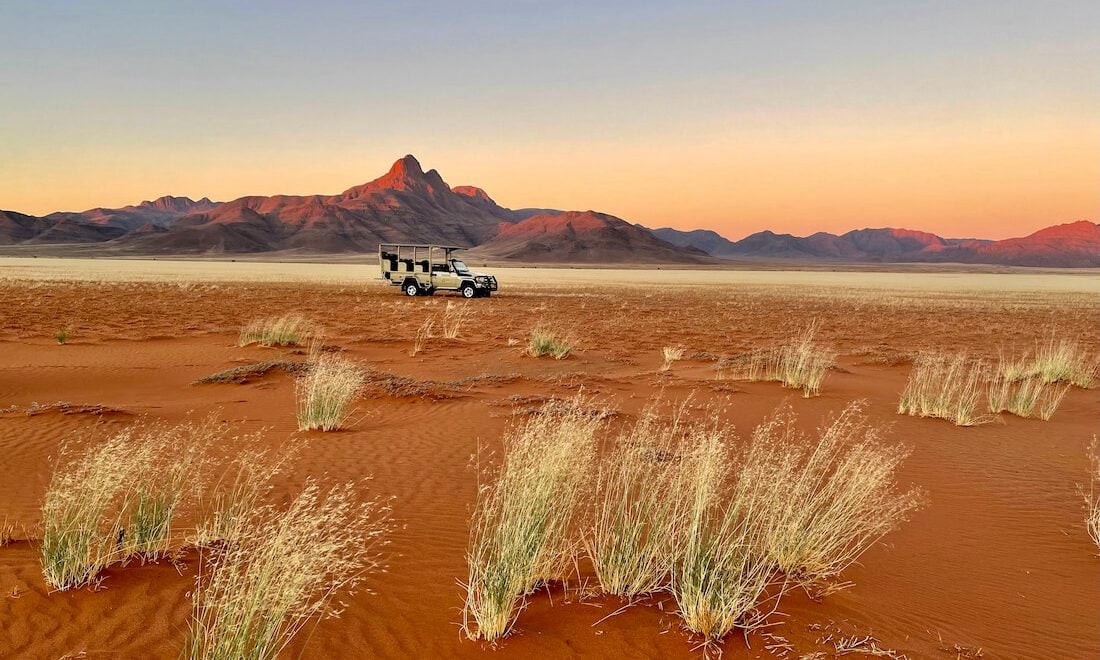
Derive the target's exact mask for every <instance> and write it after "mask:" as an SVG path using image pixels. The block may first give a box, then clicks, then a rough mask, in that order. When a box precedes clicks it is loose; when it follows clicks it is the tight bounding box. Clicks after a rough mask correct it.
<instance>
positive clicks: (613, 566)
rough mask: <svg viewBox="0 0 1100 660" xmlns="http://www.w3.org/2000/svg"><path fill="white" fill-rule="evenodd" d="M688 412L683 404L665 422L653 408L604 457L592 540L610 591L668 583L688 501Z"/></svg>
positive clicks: (591, 550)
mask: <svg viewBox="0 0 1100 660" xmlns="http://www.w3.org/2000/svg"><path fill="white" fill-rule="evenodd" d="M686 415H687V410H686V407H683V406H682V407H681V408H679V409H678V411H677V413H676V414H675V416H674V417H673V419H672V420H670V421H667V422H664V421H662V420H661V418H660V417H659V416H658V414H657V411H656V407H650V408H649V409H647V410H646V411H645V412H644V413H643V414H642V416H641V417H640V418H639V420H638V422H637V423H636V424H635V425H634V426H633V427H632V428H630V429H629V430H628V431H626V432H624V433H623V434H621V435H620V436H619V438H618V440H617V442H616V443H615V446H614V447H613V448H612V450H611V451H610V453H609V455H608V456H606V457H605V458H604V459H603V460H602V461H601V462H600V466H599V470H598V471H597V478H596V495H595V511H594V515H593V522H592V526H591V529H590V530H589V532H588V534H587V538H586V539H585V545H586V547H587V550H588V556H589V558H590V559H591V560H592V565H593V567H594V568H595V571H596V577H597V578H598V579H599V581H600V587H601V588H602V589H603V591H604V592H606V593H610V594H614V595H617V596H622V597H625V598H635V597H637V596H640V595H643V594H648V593H653V592H655V591H658V590H659V589H662V588H663V587H664V586H665V585H666V584H667V582H668V578H669V575H670V572H671V570H672V565H673V555H674V551H675V548H676V544H677V539H678V538H679V534H680V531H681V530H680V527H681V526H682V522H683V520H682V519H683V514H684V505H685V500H684V498H683V497H682V493H681V492H680V491H679V490H678V489H679V487H680V486H681V485H682V483H683V481H684V478H683V477H682V476H681V475H680V473H679V470H680V469H681V467H682V465H683V462H682V461H681V460H680V456H679V455H678V454H677V452H678V451H679V447H678V445H677V441H678V440H680V439H681V436H683V434H684V433H685V431H686V429H685V422H684V418H685V416H686Z"/></svg>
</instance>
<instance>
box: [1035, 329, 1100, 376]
mask: <svg viewBox="0 0 1100 660" xmlns="http://www.w3.org/2000/svg"><path fill="white" fill-rule="evenodd" d="M1096 362H1097V360H1096V356H1090V355H1089V354H1088V353H1086V352H1085V350H1084V349H1083V348H1082V347H1081V344H1080V342H1078V341H1076V340H1072V339H1067V338H1064V337H1062V338H1058V337H1056V336H1055V331H1054V330H1053V329H1052V330H1051V332H1050V337H1049V339H1048V340H1047V341H1046V343H1044V344H1040V345H1039V346H1038V348H1037V350H1036V352H1035V357H1034V359H1033V360H1032V361H1031V365H1030V368H1029V369H1028V373H1027V375H1029V376H1035V377H1038V378H1039V379H1040V380H1042V381H1043V382H1044V383H1070V384H1072V385H1076V386H1077V387H1084V388H1088V387H1090V386H1091V385H1092V380H1093V377H1094V376H1095V375H1096V366H1097V365H1096Z"/></svg>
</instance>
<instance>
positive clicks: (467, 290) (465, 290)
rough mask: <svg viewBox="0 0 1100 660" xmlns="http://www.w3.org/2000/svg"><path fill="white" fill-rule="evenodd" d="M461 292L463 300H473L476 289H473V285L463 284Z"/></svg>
mask: <svg viewBox="0 0 1100 660" xmlns="http://www.w3.org/2000/svg"><path fill="white" fill-rule="evenodd" d="M461 291H462V297H463V298H473V297H475V296H477V289H475V288H474V285H473V284H463V285H462V289H461Z"/></svg>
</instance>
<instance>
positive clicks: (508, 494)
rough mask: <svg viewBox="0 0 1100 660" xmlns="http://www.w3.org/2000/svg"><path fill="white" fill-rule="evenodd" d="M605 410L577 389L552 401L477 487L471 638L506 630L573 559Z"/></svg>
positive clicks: (468, 607) (470, 557)
mask: <svg viewBox="0 0 1100 660" xmlns="http://www.w3.org/2000/svg"><path fill="white" fill-rule="evenodd" d="M601 417H602V416H601V415H595V414H593V413H592V412H591V411H590V410H588V409H587V408H586V406H585V404H584V402H583V401H582V400H581V399H580V398H579V397H578V398H575V399H574V400H572V401H567V402H552V403H550V404H547V405H546V406H545V407H544V408H543V409H542V410H541V412H539V413H537V414H535V415H533V416H532V417H530V418H529V419H527V420H526V422H525V423H523V424H522V425H521V426H519V427H518V428H517V429H516V430H514V431H513V432H512V433H511V434H510V435H509V436H508V437H507V438H506V439H505V444H504V454H503V460H502V464H501V465H500V468H499V470H498V471H497V472H496V474H495V475H493V476H492V477H491V478H490V479H489V480H488V482H487V483H484V484H482V485H480V486H479V488H478V496H477V502H476V504H475V507H474V512H473V516H472V519H471V530H470V544H469V546H468V549H467V551H466V559H467V563H468V566H469V572H468V574H467V578H466V584H465V587H466V603H465V607H464V608H463V615H462V629H463V631H464V632H465V634H466V635H467V636H468V637H470V638H471V639H485V640H489V641H493V640H496V639H499V638H500V637H502V636H504V635H506V634H507V633H508V632H509V631H510V630H511V628H512V626H513V624H514V623H515V620H516V617H517V616H518V615H519V612H520V610H522V608H523V598H524V596H526V595H527V594H529V593H531V592H532V591H534V590H535V589H536V588H538V587H539V586H540V585H542V584H545V583H547V582H548V581H551V580H556V579H560V578H562V577H564V576H565V574H566V573H567V570H568V567H569V566H570V565H572V564H573V561H574V557H575V553H576V550H577V543H576V541H575V540H574V539H575V537H574V535H573V534H572V531H573V529H574V527H575V526H576V524H577V522H576V518H577V516H578V513H579V512H580V511H581V509H582V505H583V498H584V493H585V489H586V486H587V480H588V479H589V477H590V470H591V465H592V461H593V458H594V456H595V451H596V434H597V431H598V430H599V428H600V426H601V424H602V422H601Z"/></svg>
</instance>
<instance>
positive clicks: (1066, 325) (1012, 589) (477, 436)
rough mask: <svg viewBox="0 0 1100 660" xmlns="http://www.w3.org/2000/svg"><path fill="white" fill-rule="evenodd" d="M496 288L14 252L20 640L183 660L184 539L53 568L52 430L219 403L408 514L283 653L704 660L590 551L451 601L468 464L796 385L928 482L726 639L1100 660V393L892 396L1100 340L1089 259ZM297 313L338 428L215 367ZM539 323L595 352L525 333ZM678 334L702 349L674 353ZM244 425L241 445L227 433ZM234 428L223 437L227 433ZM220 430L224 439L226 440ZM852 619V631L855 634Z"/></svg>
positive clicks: (301, 475) (688, 273)
mask: <svg viewBox="0 0 1100 660" xmlns="http://www.w3.org/2000/svg"><path fill="white" fill-rule="evenodd" d="M485 270H490V271H491V272H495V273H496V274H497V277H498V279H499V280H500V283H501V290H500V291H499V292H498V293H497V294H495V295H494V296H493V297H492V298H488V299H475V300H471V301H463V300H462V299H461V298H459V297H458V296H455V295H444V294H437V295H435V296H432V297H416V298H407V297H404V296H402V295H401V294H400V292H399V291H398V290H397V289H396V288H393V287H387V286H384V285H383V284H382V282H380V281H379V280H378V279H377V271H376V269H375V267H373V266H370V265H353V264H319V265H311V264H272V263H264V264H259V263H228V262H197V261H192V262H172V261H163V260H162V261H155V262H154V261H137V260H95V261H92V260H87V261H82V260H51V259H0V522H4V523H5V525H7V526H9V527H10V529H11V530H12V532H11V540H10V542H8V543H6V544H5V545H3V546H2V547H0V627H2V630H3V633H2V634H0V657H19V658H58V657H119V658H123V657H126V658H132V657H179V656H180V654H181V653H182V652H183V650H184V648H185V646H186V643H187V637H188V631H189V629H190V626H191V623H190V618H191V615H192V605H191V602H190V597H191V594H192V592H193V589H194V586H195V579H196V574H195V567H196V565H197V561H196V558H195V556H194V554H195V553H194V551H193V550H192V549H188V548H187V547H181V548H179V550H178V553H176V554H175V555H174V556H173V557H172V558H171V560H168V559H164V560H161V561H156V562H144V563H143V562H136V561H135V562H129V563H127V564H126V565H116V566H112V567H110V568H108V569H107V570H106V571H105V573H104V574H103V575H102V576H101V578H102V579H101V580H99V581H98V582H97V584H96V586H95V587H94V588H92V587H84V588H79V589H72V590H67V591H56V590H54V589H52V588H51V587H50V586H49V585H48V584H47V583H46V582H45V581H44V579H43V574H42V569H41V565H40V561H39V545H40V543H41V521H42V506H43V500H44V497H45V493H46V489H47V486H48V484H49V482H50V476H51V471H52V469H53V466H54V464H55V461H56V458H57V456H58V452H59V448H60V447H61V445H62V443H65V442H95V441H96V440H97V439H98V438H103V437H106V436H108V435H110V434H112V433H114V432H117V431H118V430H120V429H123V428H125V427H127V426H128V425H132V424H134V423H136V422H139V421H141V422H143V423H144V422H149V421H153V422H163V423H167V424H173V423H178V422H182V421H184V420H187V419H194V418H196V417H197V416H204V415H211V414H213V415H216V416H217V418H218V420H219V422H221V423H223V424H224V425H225V427H226V428H227V429H229V430H230V432H231V433H233V434H234V435H246V434H256V435H254V436H250V437H251V441H252V442H258V443H263V444H265V445H266V446H269V447H270V448H272V450H274V451H279V450H281V449H282V448H286V447H290V446H294V447H295V448H296V450H295V452H294V456H293V457H292V458H291V459H290V461H289V464H288V465H287V466H286V467H285V469H284V470H282V471H281V472H280V473H279V474H277V475H275V476H274V477H273V479H272V486H273V489H272V491H271V493H270V494H269V496H270V497H271V498H272V500H273V501H276V502H278V501H280V499H282V500H285V499H288V498H289V497H291V495H292V493H294V492H296V490H300V488H301V486H302V484H303V483H304V482H305V480H306V479H307V478H313V479H318V480H329V481H332V482H344V481H349V480H358V479H362V478H364V477H367V476H370V477H371V480H370V482H369V492H370V495H371V496H377V497H382V498H387V501H388V502H389V504H390V506H391V507H392V514H391V515H392V525H391V527H390V529H389V530H388V531H387V533H386V538H387V541H388V542H387V544H386V545H384V546H382V547H379V548H378V552H379V554H380V561H381V562H382V564H383V565H384V569H382V568H380V569H379V570H375V571H373V572H371V573H370V574H369V575H368V576H367V577H366V580H365V582H364V583H363V584H362V585H360V588H358V589H356V590H355V591H354V593H347V594H339V595H338V600H339V601H340V602H342V603H343V605H342V607H341V612H340V615H339V616H337V617H330V618H325V619H323V620H319V621H317V622H315V623H314V622H311V623H310V625H309V626H308V627H307V628H306V629H304V631H303V632H302V633H301V634H299V635H297V636H296V637H295V638H294V639H293V640H292V642H291V644H290V646H289V647H288V648H287V649H286V650H285V651H284V653H285V654H286V656H287V657H303V658H335V657H379V658H397V657H402V658H404V657H418V658H428V657H455V658H492V657H494V656H496V657H502V658H559V657H593V658H596V657H603V658H610V657H632V658H659V657H660V658H675V657H683V658H691V657H700V656H701V655H702V654H703V653H704V649H700V648H699V646H698V640H697V639H695V638H693V636H692V635H691V634H690V633H689V632H687V631H685V630H684V627H683V625H682V621H681V619H680V618H679V617H678V616H677V615H676V611H675V610H676V606H675V602H674V600H673V598H672V596H671V595H670V594H668V593H665V592H658V593H656V594H654V595H651V596H649V597H646V598H643V599H640V600H638V601H637V602H634V603H632V604H630V605H629V606H627V607H624V602H623V601H621V600H619V599H617V598H613V597H609V596H605V595H601V594H600V592H599V589H598V588H596V584H595V582H596V581H595V578H594V576H593V573H592V567H591V565H590V564H589V563H588V562H586V560H585V559H584V556H583V554H584V553H583V552H580V553H579V555H578V557H579V558H578V560H577V564H576V570H575V571H574V574H573V575H571V576H570V579H568V580H566V581H563V582H554V583H551V584H550V585H549V586H548V587H545V588H541V589H539V590H538V591H536V592H535V593H533V594H531V595H530V596H528V597H527V599H526V604H525V607H524V609H523V610H522V611H521V612H520V614H519V616H518V618H517V620H516V623H515V626H514V628H513V629H512V631H511V633H510V634H509V635H507V636H506V637H504V638H502V639H501V640H499V641H498V642H497V643H496V644H489V643H487V642H484V641H474V640H470V639H467V638H466V636H465V635H464V634H463V632H462V630H461V628H460V624H461V622H462V608H463V603H464V596H465V593H464V589H463V586H462V581H463V580H465V579H466V576H467V563H466V550H467V545H468V543H469V538H470V519H471V512H472V509H473V507H474V503H475V499H476V496H477V492H478V474H479V473H478V470H479V466H478V460H477V459H478V457H485V456H489V457H492V456H499V455H500V452H501V443H502V439H503V438H505V437H506V435H507V434H508V433H510V432H511V431H512V430H513V429H514V428H515V427H516V426H517V425H518V424H521V423H522V421H523V420H524V419H525V418H527V417H529V416H530V415H532V414H534V413H533V411H537V410H538V408H539V407H540V406H542V405H545V404H546V402H548V401H552V400H559V399H562V400H565V399H569V398H571V397H574V396H575V395H576V394H577V393H578V392H583V394H584V396H586V397H589V399H588V400H589V401H592V402H595V403H596V404H598V405H599V406H600V407H601V409H604V410H606V411H607V413H608V414H607V419H606V422H605V426H604V429H603V430H602V431H601V442H603V443H606V442H610V441H611V440H612V439H613V438H614V437H615V434H616V433H617V432H618V430H619V429H620V428H622V427H624V426H627V425H629V424H631V423H633V422H634V421H635V420H636V419H637V418H638V416H639V415H640V414H642V412H643V411H644V410H645V409H646V408H647V407H648V406H651V405H658V406H663V408H662V409H663V410H668V409H671V408H674V407H675V406H677V405H686V406H687V408H686V409H687V410H688V411H689V414H690V413H691V412H698V414H700V415H703V414H711V413H714V414H717V415H718V416H719V418H720V420H721V422H722V423H723V424H724V425H725V426H726V427H727V428H730V429H732V430H731V437H732V440H731V444H733V445H735V447H734V448H735V449H736V445H738V444H741V443H744V442H747V441H748V439H749V438H750V436H751V435H752V432H753V429H754V428H755V427H757V425H759V424H761V423H762V422H764V421H765V420H766V419H768V418H769V416H771V415H772V414H773V413H774V412H775V411H776V410H777V409H778V408H779V407H780V406H789V407H790V408H791V409H793V411H794V413H795V414H796V415H797V424H798V425H799V427H801V428H803V429H804V430H805V432H806V433H807V434H808V435H810V436H812V435H813V434H814V432H815V429H816V428H818V427H820V426H822V425H823V424H824V423H826V422H827V420H828V419H829V418H830V417H831V416H832V415H835V414H837V413H839V412H840V411H841V410H842V409H844V408H845V407H847V406H848V405H849V404H850V403H851V402H853V401H857V400H865V401H866V402H867V403H866V408H865V412H866V415H867V417H868V420H869V423H870V424H872V425H874V426H875V427H876V428H877V429H878V430H879V431H880V433H881V436H882V439H883V441H884V442H888V443H891V444H897V445H903V446H905V447H906V448H907V450H908V451H909V454H908V456H907V457H906V458H905V460H904V461H903V463H902V464H901V466H900V468H899V470H898V474H897V478H898V484H897V485H898V488H899V489H908V488H912V487H917V488H920V489H921V490H922V491H923V493H924V502H923V505H922V506H921V507H920V508H919V509H917V510H914V511H912V512H911V513H910V514H909V515H908V516H907V518H908V519H907V520H905V521H904V522H902V523H901V524H900V525H899V526H898V527H897V529H896V530H894V531H892V532H890V533H889V534H887V535H886V536H884V537H883V538H882V539H881V540H880V541H878V542H876V543H874V544H873V545H871V546H870V547H869V548H868V549H867V551H866V552H865V553H863V554H862V555H861V556H860V558H859V560H858V562H857V563H855V564H853V565H852V566H850V567H848V568H847V569H846V570H845V571H844V572H843V575H842V578H843V580H844V582H845V583H848V584H847V586H846V588H843V589H838V590H835V591H832V592H830V593H827V594H825V595H822V596H819V597H811V596H812V594H809V593H808V592H807V591H805V590H797V589H792V590H791V591H789V592H788V593H786V594H784V596H783V598H782V599H781V601H780V602H779V604H778V606H777V607H776V611H775V612H773V613H771V615H770V616H769V617H768V619H767V623H768V624H769V625H768V626H766V627H763V628H758V629H756V630H754V631H752V632H750V633H748V634H745V635H742V634H739V633H737V632H735V633H733V634H730V635H728V636H727V637H726V638H725V639H724V641H723V642H722V643H721V644H720V645H719V647H718V648H717V649H715V648H713V647H712V648H710V649H706V651H708V652H715V651H720V652H721V653H722V654H723V655H724V656H725V657H731V658H742V657H744V658H750V657H787V658H800V657H808V658H826V657H835V656H837V655H841V654H844V655H854V656H856V657H858V656H859V655H860V654H864V655H879V656H888V657H902V656H905V657H909V658H937V657H943V658H955V657H964V658H973V657H984V658H1054V657H1057V658H1088V657H1096V656H1097V655H1098V654H1100V625H1098V621H1100V557H1098V556H1097V554H1098V548H1097V545H1096V544H1095V543H1094V542H1093V540H1092V539H1091V538H1090V537H1089V533H1088V530H1087V528H1086V525H1085V515H1086V511H1085V496H1086V494H1087V493H1088V492H1089V488H1090V480H1091V478H1092V477H1091V476H1090V475H1091V472H1090V471H1091V469H1092V468H1091V466H1090V460H1089V446H1090V443H1091V442H1092V441H1093V437H1094V435H1095V434H1096V433H1097V431H1098V428H1100V390H1098V389H1097V388H1096V385H1095V383H1094V384H1093V385H1092V386H1091V387H1076V386H1074V387H1067V391H1066V393H1065V396H1064V399H1062V400H1061V403H1060V405H1059V406H1058V407H1057V409H1056V411H1055V412H1054V413H1053V415H1052V416H1051V418H1050V419H1049V420H1046V421H1044V420H1041V419H1037V418H1021V417H1019V416H1016V415H1012V414H1008V413H998V414H989V415H986V416H984V418H983V419H982V420H981V421H982V422H983V423H980V424H976V425H974V426H957V425H955V424H952V423H951V422H949V421H947V420H944V419H933V418H925V417H919V416H908V415H901V414H899V412H898V401H899V396H900V395H901V393H902V391H903V390H904V389H905V387H906V382H907V379H908V377H909V375H910V372H911V370H912V369H913V366H914V362H915V361H916V360H918V358H919V356H920V355H921V354H922V353H927V352H930V351H937V352H965V353H966V355H967V356H968V357H970V358H973V359H976V360H983V361H985V362H986V363H988V364H991V365H992V364H996V363H997V361H998V360H999V359H1001V358H1002V357H1003V356H1006V355H1016V356H1020V355H1024V354H1026V353H1029V352H1034V351H1036V350H1037V348H1038V347H1041V346H1043V345H1044V344H1045V343H1046V342H1048V341H1049V340H1050V338H1051V337H1052V336H1054V337H1057V338H1059V339H1063V338H1064V339H1066V340H1069V341H1072V342H1076V344H1077V346H1078V348H1079V349H1080V350H1081V351H1082V352H1083V353H1084V354H1087V355H1090V356H1096V355H1097V353H1098V351H1100V278H1097V277H1096V273H1095V272H1090V271H1079V272H1042V271H1020V272H1014V273H978V272H939V271H933V272H906V273H884V272H825V271H818V272H812V271H790V272H787V271H721V272H712V271H705V270H694V271H692V270H662V271H657V270H654V269H652V268H649V269H635V270H623V271H594V270H577V269H574V270H570V269H561V270H558V269H485ZM448 306H450V307H451V308H452V309H454V308H456V307H458V306H462V315H463V316H462V322H461V326H460V328H459V329H458V332H457V336H456V337H454V338H445V337H440V336H435V337H432V338H431V340H430V341H428V342H426V344H425V345H424V346H423V347H422V348H421V350H418V351H415V354H414V355H413V354H411V353H413V352H414V351H413V350H412V348H413V345H414V342H415V340H416V336H417V333H418V331H419V330H420V329H421V328H422V327H423V326H424V323H425V321H426V320H428V319H429V318H440V317H441V316H442V315H443V314H444V313H445V312H446V310H447V308H448ZM288 313H293V314H297V315H301V316H302V317H303V318H305V319H308V320H309V321H310V322H311V323H312V324H314V325H315V326H316V327H317V328H321V329H323V342H324V347H323V348H324V350H325V351H326V352H330V353H333V354H338V355H339V356H341V357H343V358H346V359H347V360H350V361H353V362H354V363H356V364H358V365H360V366H361V367H362V369H364V370H365V372H366V374H367V377H366V382H365V385H364V386H363V388H362V389H361V391H360V392H359V394H358V396H357V398H356V400H355V402H354V405H353V410H352V414H351V416H350V418H349V421H348V423H347V425H346V428H344V429H342V430H339V431H333V432H327V433H322V432H318V431H309V432H302V431H299V430H298V424H297V421H296V417H295V405H296V404H295V397H296V382H295V380H296V374H294V373H288V372H287V370H282V369H273V370H270V371H268V372H266V373H260V374H256V375H249V376H245V377H242V378H239V379H236V381H234V380H233V379H228V382H214V383H209V382H207V383H203V382H199V381H200V380H201V379H203V378H204V377H206V376H210V375H211V374H217V373H220V372H225V371H226V370H230V369H234V368H237V367H246V366H248V365H253V364H257V363H262V362H266V361H285V362H288V363H294V362H301V361H304V360H305V359H307V357H308V356H307V355H306V353H307V351H306V349H305V348H304V347H294V346H289V347H270V348H263V347H259V346H256V345H248V346H240V345H239V341H238V338H239V332H240V330H241V328H242V326H245V325H246V324H248V323H249V322H251V321H254V320H257V319H263V318H271V317H277V316H280V315H285V314H288ZM810 325H813V326H815V327H816V336H815V341H817V342H818V343H820V344H821V345H822V346H826V347H828V348H829V350H831V351H833V352H835V353H836V364H835V366H833V367H832V368H831V369H829V371H828V373H827V375H826V377H825V380H824V382H823V384H822V386H821V390H820V393H819V394H818V395H817V396H812V397H803V396H802V392H801V391H800V390H797V389H790V388H785V387H783V386H782V385H781V384H780V383H776V382H750V381H747V380H743V379H739V378H737V377H736V374H732V373H730V372H729V370H728V369H726V368H724V365H728V364H729V363H730V361H731V360H735V359H736V358H737V356H740V355H745V354H749V353H751V352H753V351H755V350H759V349H762V348H767V347H770V346H776V345H779V344H781V343H783V342H785V341H788V340H789V339H790V338H791V337H793V336H796V335H798V334H799V333H800V332H802V331H804V330H805V328H807V327H808V326H810ZM536 328H543V329H546V328H550V329H553V330H554V331H555V332H556V333H558V334H559V335H561V336H563V337H568V338H569V339H570V340H571V341H572V343H573V344H574V345H575V346H574V350H573V351H572V352H571V354H570V355H569V356H567V357H566V358H564V359H560V360H555V359H552V358H547V357H543V358H536V357H532V356H530V355H529V354H527V352H526V347H527V344H528V340H529V337H530V335H531V333H532V331H533V330H534V329H536ZM665 347H682V348H683V351H682V357H680V359H678V360H675V361H673V362H672V364H671V365H670V366H669V367H668V369H662V366H663V362H664V358H663V355H662V352H663V350H664V348H665ZM227 447H229V445H227ZM231 448H232V447H230V449H231ZM216 449H220V448H216ZM842 642H843V643H842Z"/></svg>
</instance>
